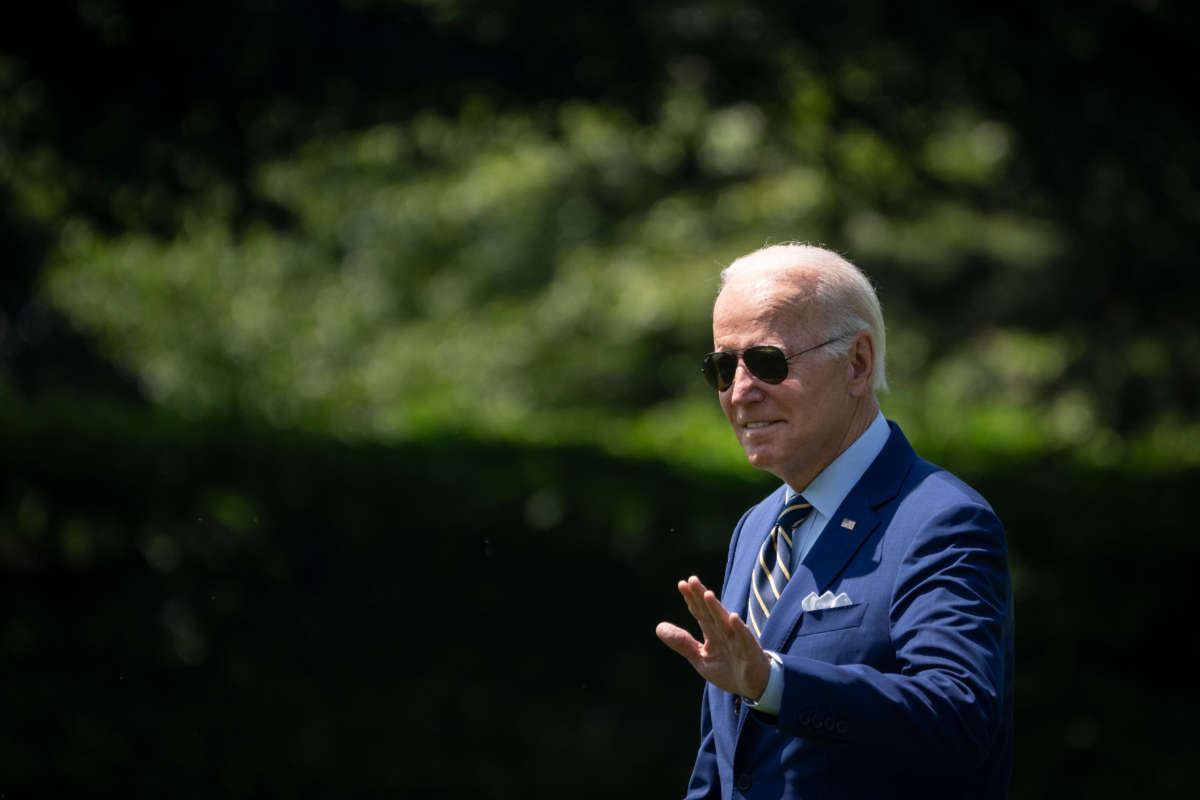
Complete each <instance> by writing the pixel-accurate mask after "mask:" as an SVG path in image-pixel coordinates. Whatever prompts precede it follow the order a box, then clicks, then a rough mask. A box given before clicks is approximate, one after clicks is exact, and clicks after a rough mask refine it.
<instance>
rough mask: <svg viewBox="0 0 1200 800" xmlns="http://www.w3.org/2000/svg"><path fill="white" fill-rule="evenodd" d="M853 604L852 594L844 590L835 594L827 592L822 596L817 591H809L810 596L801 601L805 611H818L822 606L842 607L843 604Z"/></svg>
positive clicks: (801, 606)
mask: <svg viewBox="0 0 1200 800" xmlns="http://www.w3.org/2000/svg"><path fill="white" fill-rule="evenodd" d="M849 605H853V603H852V602H851V601H850V595H848V594H846V593H845V592H842V593H841V594H838V595H836V596H835V595H834V593H833V592H829V591H827V592H825V594H823V595H821V596H820V597H818V596H817V593H816V592H809V593H808V597H806V598H804V599H803V600H801V601H800V608H802V609H804V610H805V611H817V610H819V609H822V608H841V607H842V606H849Z"/></svg>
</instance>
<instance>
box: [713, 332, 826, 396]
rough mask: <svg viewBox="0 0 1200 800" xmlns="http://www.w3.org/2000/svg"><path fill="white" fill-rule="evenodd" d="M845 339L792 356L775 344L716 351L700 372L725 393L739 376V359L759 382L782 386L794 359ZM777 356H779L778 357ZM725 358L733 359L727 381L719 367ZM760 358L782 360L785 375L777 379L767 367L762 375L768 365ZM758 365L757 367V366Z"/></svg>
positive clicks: (800, 351)
mask: <svg viewBox="0 0 1200 800" xmlns="http://www.w3.org/2000/svg"><path fill="white" fill-rule="evenodd" d="M845 338H846V336H845V334H843V335H841V336H835V337H833V338H832V339H826V340H825V341H823V342H821V343H820V344H814V345H813V346H812V347H806V348H804V349H803V350H797V351H796V352H795V353H792V354H791V355H788V354H786V353H784V352H783V348H782V347H777V346H776V345H773V344H756V345H751V346H750V347H747V348H746V349H745V350H714V351H713V352H711V353H706V354H705V356H704V359H703V360H702V361H701V366H700V372H701V373H703V374H704V378H705V380H707V381H708V385H709V386H711V387H712V388H714V389H716V390H717V391H718V392H724V391H725V390H726V389H728V388H729V387H730V386H733V378H734V376H735V375H736V374H737V362H738V359H741V361H742V363H743V364H745V365H746V370H747V371H748V372H749V373H750V374H751V375H753V376H754V377H755V378H757V379H758V380H760V381H762V382H763V383H769V384H772V385H775V384H780V383H783V382H784V381H785V380H787V376H788V372H789V369H788V362H790V361H791V360H792V359H793V358H796V357H797V356H802V355H804V354H805V353H811V352H812V351H813V350H819V349H820V348H822V347H824V346H825V345H828V344H833V343H834V342H836V341H838V340H839V339H845ZM747 354H750V355H751V359H750V360H747V359H746V355H747ZM776 354H778V356H777V355H776ZM724 356H731V357H732V358H733V370H732V371H731V372H730V373H729V378H728V379H727V380H726V379H724V375H723V374H722V370H721V368H720V367H719V366H717V362H718V359H720V360H724V359H723V357H724ZM760 358H766V359H768V360H771V361H774V360H775V359H776V358H782V360H783V366H784V370H783V375H781V376H779V377H775V376H774V375H773V374H772V373H771V372H770V371H769V369H770V368H769V367H767V370H768V372H767V374H766V375H763V374H761V373H760V372H759V371H760V370H763V369H764V366H766V365H764V363H763V362H762V361H761V360H760ZM756 363H757V366H755V364H756Z"/></svg>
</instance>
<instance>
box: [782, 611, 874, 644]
mask: <svg viewBox="0 0 1200 800" xmlns="http://www.w3.org/2000/svg"><path fill="white" fill-rule="evenodd" d="M867 605H868V604H867V603H855V604H854V605H852V606H841V607H839V608H818V609H816V610H814V611H806V612H804V614H802V615H801V616H800V624H799V625H797V626H796V634H795V635H796V637H801V636H812V635H814V634H818V633H828V632H829V631H840V630H845V629H846V628H857V627H858V626H859V625H861V624H862V621H863V617H864V616H865V615H866V613H867Z"/></svg>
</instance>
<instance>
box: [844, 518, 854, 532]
mask: <svg viewBox="0 0 1200 800" xmlns="http://www.w3.org/2000/svg"><path fill="white" fill-rule="evenodd" d="M854 524H855V523H854V520H852V519H850V518H849V517H846V518H844V519H843V520H842V527H843V528H845V529H846V530H848V531H852V530H854Z"/></svg>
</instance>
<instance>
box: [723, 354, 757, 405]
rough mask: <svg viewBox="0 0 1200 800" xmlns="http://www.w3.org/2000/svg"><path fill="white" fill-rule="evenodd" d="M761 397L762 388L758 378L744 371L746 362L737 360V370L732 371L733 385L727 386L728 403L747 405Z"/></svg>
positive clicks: (748, 371)
mask: <svg viewBox="0 0 1200 800" xmlns="http://www.w3.org/2000/svg"><path fill="white" fill-rule="evenodd" d="M761 397H762V387H761V386H760V385H759V382H758V378H755V377H754V376H753V375H751V374H750V370H748V369H746V362H745V361H743V360H742V359H740V358H739V359H738V363H737V368H736V369H735V370H734V371H733V383H731V384H729V401H730V402H731V403H749V402H753V401H755V400H758V399H760V398H761Z"/></svg>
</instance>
